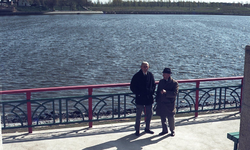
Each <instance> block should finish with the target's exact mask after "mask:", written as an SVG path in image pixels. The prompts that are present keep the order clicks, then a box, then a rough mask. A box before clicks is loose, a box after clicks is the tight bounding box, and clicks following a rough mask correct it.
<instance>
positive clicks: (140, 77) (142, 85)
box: [130, 70, 156, 105]
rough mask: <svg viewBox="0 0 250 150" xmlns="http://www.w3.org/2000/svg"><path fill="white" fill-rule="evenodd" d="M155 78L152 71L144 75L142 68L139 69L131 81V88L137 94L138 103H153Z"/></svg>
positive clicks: (136, 101) (136, 100)
mask: <svg viewBox="0 0 250 150" xmlns="http://www.w3.org/2000/svg"><path fill="white" fill-rule="evenodd" d="M155 87H156V85H155V79H154V76H153V74H152V73H151V72H149V71H148V72H147V75H144V74H143V72H142V70H140V71H138V72H137V73H136V74H135V75H134V76H133V78H132V80H131V82H130V90H131V91H132V92H133V93H134V94H135V95H136V99H135V103H136V104H137V105H152V104H153V103H154V99H153V94H154V92H155Z"/></svg>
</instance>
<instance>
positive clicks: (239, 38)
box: [0, 14, 250, 90]
mask: <svg viewBox="0 0 250 150" xmlns="http://www.w3.org/2000/svg"><path fill="white" fill-rule="evenodd" d="M249 31H250V17H249V16H219V15H127V14H126V15H105V14H96V15H51V16H50V15H44V16H32V15H31V16H1V17H0V49H1V51H0V61H1V66H0V78H1V79H0V84H1V85H2V90H14V89H27V88H41V87H58V86H74V85H93V84H109V83H128V82H130V80H131V78H132V76H133V75H134V74H135V73H136V72H137V71H138V70H139V69H140V64H141V62H142V61H148V62H149V64H150V71H151V72H152V73H153V74H154V76H155V80H160V79H161V78H162V73H161V72H162V70H163V69H164V67H170V68H171V69H172V72H173V74H172V77H173V78H175V79H177V80H183V79H197V78H217V77H232V76H242V75H243V72H244V54H245V51H244V49H245V46H246V45H248V44H250V34H249V33H248V32H249Z"/></svg>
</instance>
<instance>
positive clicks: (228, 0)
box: [92, 0, 250, 4]
mask: <svg viewBox="0 0 250 150" xmlns="http://www.w3.org/2000/svg"><path fill="white" fill-rule="evenodd" d="M99 1H100V2H103V3H108V2H109V1H112V0H99ZM138 1H139V0H138ZM142 1H147V0H142ZM152 1H158V0H152ZM163 1H166V0H163ZM171 1H176V2H178V1H183V0H171ZM186 1H195V2H219V3H220V2H222V3H243V4H250V0H186ZM92 2H97V0H92Z"/></svg>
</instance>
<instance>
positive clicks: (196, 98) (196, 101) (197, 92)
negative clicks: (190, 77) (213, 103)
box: [195, 81, 200, 117]
mask: <svg viewBox="0 0 250 150" xmlns="http://www.w3.org/2000/svg"><path fill="white" fill-rule="evenodd" d="M199 87H200V81H196V96H195V117H198V108H199Z"/></svg>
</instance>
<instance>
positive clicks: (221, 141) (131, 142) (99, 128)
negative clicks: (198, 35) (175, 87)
mask: <svg viewBox="0 0 250 150" xmlns="http://www.w3.org/2000/svg"><path fill="white" fill-rule="evenodd" d="M239 125H240V114H239V113H238V112H230V113H216V114H209V115H199V117H198V118H196V119H195V118H193V117H178V118H176V135H175V137H171V136H169V135H164V136H159V135H158V134H159V133H160V132H161V125H160V120H152V122H151V130H152V131H154V132H155V134H145V133H143V132H144V124H142V125H141V132H142V133H141V134H142V135H141V136H139V137H137V136H135V135H134V122H131V123H116V124H112V125H94V126H93V128H91V129H89V128H88V127H76V128H70V129H68V128H67V129H56V130H46V131H34V132H33V133H32V134H28V133H11V134H3V149H4V150H141V149H143V150H154V149H155V150H233V145H234V143H233V141H231V140H229V139H227V133H228V132H236V131H239Z"/></svg>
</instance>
